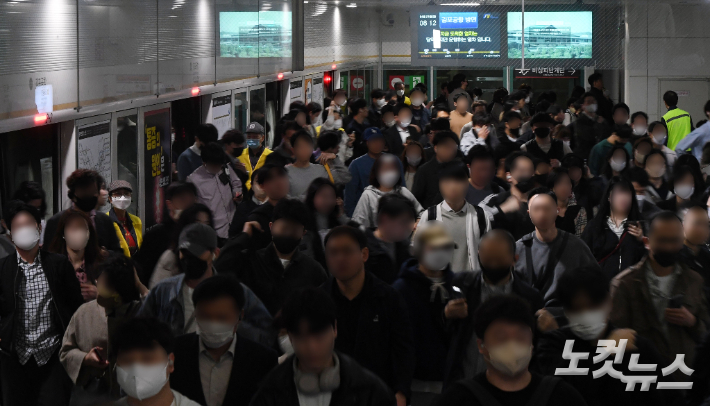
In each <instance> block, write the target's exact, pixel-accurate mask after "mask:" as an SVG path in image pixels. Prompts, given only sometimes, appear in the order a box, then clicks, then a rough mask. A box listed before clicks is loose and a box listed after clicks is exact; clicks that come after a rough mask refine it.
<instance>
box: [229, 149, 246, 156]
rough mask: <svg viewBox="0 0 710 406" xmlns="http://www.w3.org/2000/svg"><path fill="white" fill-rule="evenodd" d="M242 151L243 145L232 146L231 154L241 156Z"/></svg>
mask: <svg viewBox="0 0 710 406" xmlns="http://www.w3.org/2000/svg"><path fill="white" fill-rule="evenodd" d="M242 152H244V147H237V148H234V151H232V156H233V157H235V158H238V157H240V156H242Z"/></svg>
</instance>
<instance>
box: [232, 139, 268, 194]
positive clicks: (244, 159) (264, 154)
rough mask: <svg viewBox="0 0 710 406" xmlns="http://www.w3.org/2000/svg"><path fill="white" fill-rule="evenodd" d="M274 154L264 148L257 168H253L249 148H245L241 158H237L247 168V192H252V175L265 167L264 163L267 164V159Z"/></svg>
mask: <svg viewBox="0 0 710 406" xmlns="http://www.w3.org/2000/svg"><path fill="white" fill-rule="evenodd" d="M272 152H274V151H272V150H270V149H268V148H266V147H264V152H262V153H261V156H260V157H259V160H258V161H256V166H255V167H253V168H252V166H251V161H250V160H249V148H244V151H242V154H241V155H239V158H237V159H238V160H239V162H241V163H243V164H244V167H245V168H247V175H248V177H247V184H246V186H247V190H251V173H252V172H254V171H255V170H257V169H259V168H261V167H262V166H264V162H266V157H267V156H268V155H269V154H270V153H272Z"/></svg>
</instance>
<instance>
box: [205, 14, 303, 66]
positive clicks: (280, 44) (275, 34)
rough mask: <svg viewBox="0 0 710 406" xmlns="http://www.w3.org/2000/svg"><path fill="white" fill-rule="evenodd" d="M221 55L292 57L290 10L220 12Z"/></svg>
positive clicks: (232, 56) (227, 56)
mask: <svg viewBox="0 0 710 406" xmlns="http://www.w3.org/2000/svg"><path fill="white" fill-rule="evenodd" d="M219 56H221V57H226V58H284V57H285V58H290V57H291V12H290V11H258V12H257V11H243V12H241V11H221V12H220V13H219Z"/></svg>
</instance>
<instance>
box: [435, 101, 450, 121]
mask: <svg viewBox="0 0 710 406" xmlns="http://www.w3.org/2000/svg"><path fill="white" fill-rule="evenodd" d="M440 111H445V112H446V114H449V112H450V110H449V106H448V105H446V104H442V103H439V104H435V105H434V106H432V108H431V116H432V118H433V117H436V115H437V114H439V112H440ZM439 118H440V119H441V118H443V117H439ZM432 121H433V120H432ZM446 121H449V120H448V119H447V120H446Z"/></svg>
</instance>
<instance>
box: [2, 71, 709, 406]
mask: <svg viewBox="0 0 710 406" xmlns="http://www.w3.org/2000/svg"><path fill="white" fill-rule="evenodd" d="M468 83H469V82H468V81H467V79H466V77H465V75H463V74H457V75H456V76H454V78H453V80H452V81H451V82H449V83H447V84H445V85H444V86H442V88H441V94H439V95H437V97H435V98H432V100H431V101H429V100H428V96H427V87H426V86H425V85H424V84H417V85H416V86H414V87H413V88H412V89H411V90H410V91H409V93H408V94H405V93H406V91H405V90H406V89H405V86H404V84H403V83H398V84H397V85H396V87H395V89H394V91H383V90H380V89H375V90H372V92H371V93H370V95H369V96H370V98H369V99H368V100H364V99H360V98H355V99H348V98H347V93H346V92H345V91H344V90H342V89H338V90H336V91H334V93H333V94H332V98H326V99H325V100H324V104H323V105H320V104H318V103H309V104H307V105H306V104H303V103H301V102H294V103H292V104H291V105H290V106H289V112H288V113H287V114H286V115H285V116H284V117H283V118H282V119H280V120H279V121H278V123H276V125H275V126H274V127H275V128H274V134H275V139H274V142H273V144H272V145H273V146H274V147H273V149H272V148H269V147H267V143H266V136H265V128H264V127H265V123H259V122H252V123H250V124H249V125H248V126H247V128H246V131H245V132H244V133H242V132H241V131H239V130H230V131H227V132H226V133H225V134H224V135H223V136H222V137H221V138H219V137H218V132H217V129H216V128H215V127H214V126H212V125H209V124H203V125H200V126H198V127H197V128H196V129H195V133H194V140H195V143H194V145H192V146H191V147H189V148H187V149H186V150H185V151H184V152H183V153H182V154H181V155H180V156H179V158H178V160H177V162H176V165H175V174H174V175H175V178H176V179H175V180H174V181H173V182H172V183H171V184H170V185H169V186H168V187H167V188H166V190H165V193H164V196H165V201H164V210H163V218H162V219H160V223H159V224H157V225H155V226H152V227H150V228H149V229H147V230H145V229H144V227H143V224H142V222H141V219H140V218H139V217H137V216H136V215H134V214H132V213H135V210H133V208H134V207H135V206H133V204H134V202H133V200H132V195H133V187H134V186H136V185H131V184H130V183H129V182H128V181H126V180H115V181H113V182H110V183H109V184H106V182H105V181H104V179H103V178H102V177H101V176H100V175H99V174H98V173H97V172H95V171H92V170H88V169H78V170H76V171H74V172H73V173H72V174H71V175H70V176H69V177H68V178H67V179H66V186H67V190H68V198H69V199H70V200H71V202H72V205H71V207H70V208H68V209H66V210H63V211H61V212H60V213H57V214H55V215H54V216H52V217H51V218H49V219H47V220H46V221H45V217H47V216H46V212H47V204H48V202H47V201H46V196H45V194H44V192H43V190H42V187H41V185H40V184H38V183H36V182H25V183H23V184H22V185H21V186H20V188H19V190H17V192H16V193H15V195H14V196H13V198H14V200H12V201H10V202H9V203H8V204H7V205H6V207H5V208H4V210H3V212H2V214H3V216H2V234H1V235H0V382H1V385H0V388H1V390H2V405H3V406H14V405H59V406H61V405H73V406H81V405H110V404H114V405H130V406H138V405H140V406H192V405H203V406H219V405H225V406H226V405H244V406H247V405H254V406H267V405H269V406H270V405H300V406H324V405H334V406H341V405H353V406H355V405H357V406H360V405H363V406H364V405H373V406H380V405H381V406H385V405H392V406H394V405H396V406H405V405H413V406H430V405H447V406H448V405H485V406H491V405H493V406H495V405H501V406H513V405H524V404H529V405H536V406H542V405H554V406H557V405H590V406H602V405H604V406H612V405H628V404H644V405H685V404H687V405H691V406H695V405H700V404H703V403H704V402H705V404H708V402H710V400H709V399H710V332H709V331H708V323H709V322H710V315H709V313H708V304H709V303H708V298H709V297H710V296H708V295H709V294H710V249H708V244H709V243H710V218H709V216H708V215H709V213H710V209H709V208H708V205H709V203H710V189H709V188H708V186H710V179H709V178H708V175H709V174H710V123H708V122H707V120H704V121H705V122H699V123H697V124H696V125H694V124H693V122H692V119H691V117H690V115H689V114H688V113H687V112H685V111H683V110H680V109H679V108H678V106H677V105H678V95H677V94H675V93H674V92H672V91H668V92H666V93H665V94H664V96H663V102H664V103H665V105H666V107H667V109H668V113H667V114H665V115H664V116H663V119H662V120H661V121H654V122H651V123H649V118H648V115H647V114H646V113H644V112H635V113H633V114H631V111H630V110H629V107H628V106H626V105H625V104H623V103H619V104H614V103H613V102H612V101H611V100H610V99H609V98H607V96H605V92H604V85H603V80H602V77H601V75H600V74H598V73H597V74H593V75H591V76H590V77H589V78H588V83H589V86H590V88H589V91H585V89H584V88H581V87H580V88H578V89H575V90H574V92H573V94H572V96H571V97H570V98H569V100H567V101H566V103H564V104H563V103H559V102H558V100H557V98H556V95H555V94H554V93H552V92H542V93H541V94H540V95H538V97H537V98H534V97H533V89H531V88H530V87H528V86H522V87H521V88H520V89H518V90H516V91H515V92H514V93H511V94H508V91H507V90H506V89H498V90H496V91H495V92H494V94H493V99H492V100H490V101H484V100H482V91H481V89H472V90H470V91H469V90H468V89H467V86H468ZM704 112H705V114H706V115H707V116H708V118H710V101H709V102H708V103H707V104H706V105H705V106H704ZM696 127H697V128H696ZM218 138H219V139H218ZM610 347H615V348H614V349H610ZM605 349H606V350H605ZM605 351H606V352H605ZM607 358H608V359H607ZM612 358H613V361H612V360H611V359H612ZM605 359H607V360H606V361H604V360H605ZM634 380H635V382H637V383H638V385H635V384H634V383H633V382H634ZM629 382H631V383H629ZM642 382H643V384H642ZM629 385H630V386H629ZM628 388H631V389H632V390H629V389H628ZM662 389H666V390H662Z"/></svg>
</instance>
